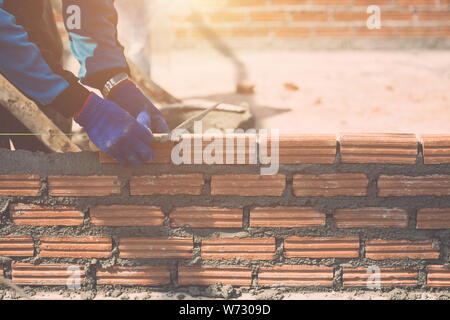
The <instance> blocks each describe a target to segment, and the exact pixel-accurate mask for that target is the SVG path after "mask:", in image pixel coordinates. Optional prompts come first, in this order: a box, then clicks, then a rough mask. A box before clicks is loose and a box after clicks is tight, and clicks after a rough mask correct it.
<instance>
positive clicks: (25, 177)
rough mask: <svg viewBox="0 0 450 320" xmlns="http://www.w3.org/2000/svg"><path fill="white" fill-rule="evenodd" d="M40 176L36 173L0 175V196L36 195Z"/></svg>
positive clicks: (39, 184)
mask: <svg viewBox="0 0 450 320" xmlns="http://www.w3.org/2000/svg"><path fill="white" fill-rule="evenodd" d="M40 190H41V177H40V176H38V175H36V174H17V175H0V196H30V197H35V196H38V195H39V193H40Z"/></svg>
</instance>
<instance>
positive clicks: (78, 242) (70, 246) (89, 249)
mask: <svg viewBox="0 0 450 320" xmlns="http://www.w3.org/2000/svg"><path fill="white" fill-rule="evenodd" d="M40 242H41V244H40V246H39V251H40V253H39V256H40V257H42V258H43V257H50V258H109V257H110V256H111V251H112V239H111V238H110V237H90V236H88V237H41V238H40Z"/></svg>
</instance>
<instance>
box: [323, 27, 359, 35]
mask: <svg viewBox="0 0 450 320" xmlns="http://www.w3.org/2000/svg"><path fill="white" fill-rule="evenodd" d="M314 32H315V35H316V36H318V37H350V36H352V29H351V28H350V27H316V28H314Z"/></svg>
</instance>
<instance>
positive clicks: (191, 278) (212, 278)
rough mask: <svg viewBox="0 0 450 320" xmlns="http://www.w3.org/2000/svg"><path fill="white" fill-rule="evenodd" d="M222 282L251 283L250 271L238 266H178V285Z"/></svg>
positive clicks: (204, 284)
mask: <svg viewBox="0 0 450 320" xmlns="http://www.w3.org/2000/svg"><path fill="white" fill-rule="evenodd" d="M215 283H222V284H226V285H233V286H247V287H249V286H250V285H251V284H252V271H251V270H250V269H249V268H239V267H228V266H224V267H214V268H212V267H182V266H180V267H178V284H179V285H180V286H208V285H212V284H215Z"/></svg>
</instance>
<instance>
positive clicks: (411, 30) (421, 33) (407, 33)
mask: <svg viewBox="0 0 450 320" xmlns="http://www.w3.org/2000/svg"><path fill="white" fill-rule="evenodd" d="M397 35H398V36H399V37H418V38H420V37H437V36H439V29H438V28H437V27H398V28H397Z"/></svg>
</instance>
